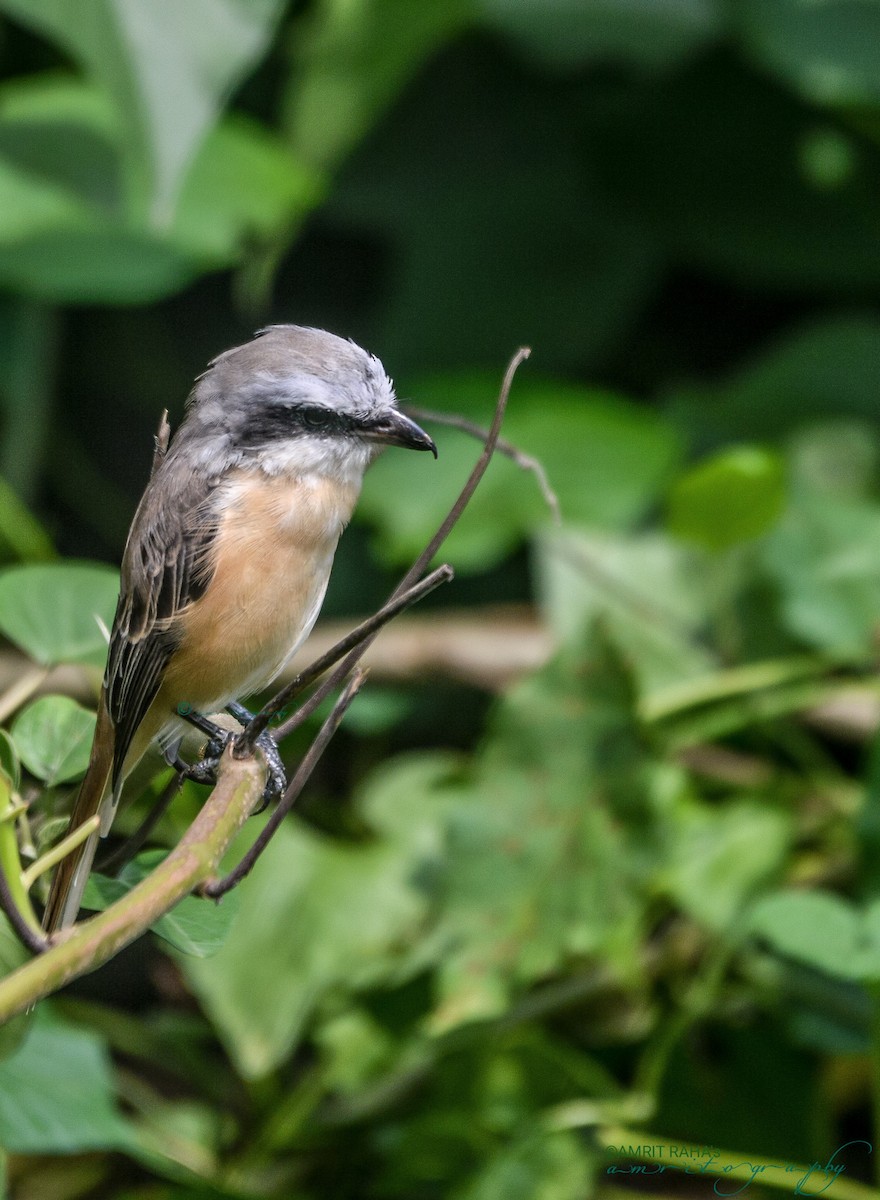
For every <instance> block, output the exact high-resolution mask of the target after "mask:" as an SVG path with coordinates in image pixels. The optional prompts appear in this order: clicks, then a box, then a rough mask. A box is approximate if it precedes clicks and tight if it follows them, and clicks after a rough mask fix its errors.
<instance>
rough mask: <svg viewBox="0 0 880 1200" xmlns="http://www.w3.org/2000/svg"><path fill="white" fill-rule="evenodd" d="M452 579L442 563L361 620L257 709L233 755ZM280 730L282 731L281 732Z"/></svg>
mask: <svg viewBox="0 0 880 1200" xmlns="http://www.w3.org/2000/svg"><path fill="white" fill-rule="evenodd" d="M452 578H453V570H452V567H450V566H447V565H445V564H444V565H443V566H442V567H438V568H437V570H436V571H432V573H431V574H430V575H428V576H426V578H425V579H423V580H422V581H421V582H420V583H417V584H415V585H414V586H413V587H411V588H410V589H409V590H408V591H407V592H405V593H404V594H403V595H401V596H399V597H398V598H397V599H396V600H393V601H391V602H389V603H388V604H385V605H383V606H382V608H380V609H379V611H378V612H376V613H374V614H373V616H371V617H368V618H367V620H366V621H362V622H361V624H360V625H358V626H357V627H356V628H355V629H353V630H352V631H351V633H349V634H347V635H346V636H345V637H344V638H341V639H340V641H338V642H337V643H336V645H335V646H331V648H330V649H329V650H328V651H327V652H326V654H322V655H321V657H320V658H317V659H315V661H314V662H313V663H312V664H311V665H310V666H308V667H306V668H305V670H303V671H300V673H299V674H298V675H297V676H296V677H295V678H294V679H292V680H291V681H290V683H288V684H287V685H286V686H285V687H283V688H282V689H281V691H280V692H278V693H277V695H275V696H273V697H272V699H271V700H270V701H269V702H268V704H266V705H264V706H263V708H261V709H260V711H259V712H258V713H257V714H256V716H255V717H254V718H253V720H252V721H249V722H248V725H247V727H246V728H245V730H244V732H243V733H242V735H241V736H240V738H239V739H238V740H237V743H236V750H235V753H236V755H239V756H242V757H243V756H245V755H246V754H249V753H250V752H251V750H252V748H253V746H254V745H255V743H256V740H257V738H258V737H259V736H260V734H261V733H262V732H263V730H264V729H265V728H266V726H267V725H268V724H269V722H270V721H271V720H272V719H273V718H274V717H276V716H277V715H278V713H280V712H281V711H282V710H283V709H284V708H286V707H287V705H288V704H289V703H290V702H291V700H293V699H294V698H295V697H296V696H298V695H299V694H300V693H301V692H303V691H305V689H306V688H307V687H309V685H310V684H312V683H314V682H315V680H316V679H319V678H320V677H321V676H322V675H323V674H324V672H325V671H328V670H329V669H330V667H332V666H333V664H334V663H337V662H339V660H340V659H341V658H343V657H344V656H345V655H346V654H348V653H349V651H351V650H353V649H355V647H357V646H359V645H360V644H361V642H363V641H365V640H366V639H367V638H370V640H372V638H373V636H375V634H376V633H378V631H379V630H380V629H381V628H382V626H383V625H387V624H388V622H389V621H392V620H393V619H394V618H395V617H397V616H399V615H400V613H402V612H403V611H404V610H405V609H407V608H409V607H410V606H411V605H413V604H416V603H417V602H418V601H419V600H422V599H423V598H424V597H425V596H427V595H428V593H429V592H433V591H434V589H435V588H437V587H439V586H440V585H441V584H442V583H448V582H449V581H450V580H451V579H452ZM301 723H302V722H301V721H300V722H297V724H301ZM282 730H283V732H281V731H282ZM290 731H291V730H290V728H287V727H286V725H282V726H281V727H280V729H279V730H277V731H275V732H274V734H273V736H274V737H275V740H276V741H279V740H280V739H281V738H282V737H285V736H286V735H287V734H288V733H289V732H290Z"/></svg>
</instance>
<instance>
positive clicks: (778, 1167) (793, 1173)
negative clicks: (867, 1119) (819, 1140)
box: [597, 1126, 877, 1200]
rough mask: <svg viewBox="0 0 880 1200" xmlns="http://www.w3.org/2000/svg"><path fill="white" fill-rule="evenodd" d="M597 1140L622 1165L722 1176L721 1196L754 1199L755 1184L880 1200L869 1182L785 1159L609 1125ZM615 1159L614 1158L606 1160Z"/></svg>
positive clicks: (841, 1199)
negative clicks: (750, 1191) (639, 1164)
mask: <svg viewBox="0 0 880 1200" xmlns="http://www.w3.org/2000/svg"><path fill="white" fill-rule="evenodd" d="M597 1135H598V1137H599V1139H600V1141H601V1145H602V1146H603V1147H608V1148H609V1149H610V1148H614V1150H615V1152H616V1154H615V1157H616V1156H618V1155H619V1159H620V1160H621V1162H644V1163H650V1164H651V1166H652V1168H653V1172H652V1173H654V1174H657V1175H659V1174H661V1173H663V1174H665V1172H666V1171H684V1172H686V1173H687V1174H689V1175H694V1176H700V1175H701V1176H704V1177H705V1176H709V1177H710V1178H714V1177H716V1176H719V1177H721V1178H723V1179H725V1180H727V1181H728V1182H727V1183H726V1184H725V1189H724V1190H723V1191H720V1192H719V1191H717V1190H716V1193H715V1194H717V1195H722V1196H724V1195H726V1196H741V1195H744V1194H748V1193H747V1188H748V1187H749V1185H750V1184H752V1183H758V1184H760V1185H761V1186H763V1187H772V1188H778V1189H779V1190H780V1191H785V1192H792V1193H793V1194H794V1195H796V1196H818V1195H821V1194H823V1193H824V1191H825V1188H827V1189H828V1194H829V1195H832V1196H833V1197H834V1200H876V1197H877V1193H876V1191H875V1189H874V1188H873V1187H871V1186H869V1185H868V1184H866V1183H856V1181H855V1180H853V1179H844V1178H843V1175H842V1173H841V1174H840V1175H837V1176H830V1172H826V1171H825V1169H824V1167H825V1164H815V1163H814V1164H809V1165H807V1164H803V1163H790V1162H787V1161H786V1160H785V1159H781V1158H780V1159H773V1158H763V1157H761V1155H758V1154H748V1153H744V1154H740V1153H738V1152H735V1151H732V1150H723V1149H720V1148H718V1149H716V1148H714V1147H706V1146H695V1145H691V1144H690V1143H688V1142H679V1141H672V1140H671V1139H669V1138H664V1137H658V1135H657V1134H655V1133H647V1132H645V1131H644V1130H641V1129H627V1128H624V1127H622V1126H620V1127H619V1126H603V1127H602V1128H600V1129H599V1130H598V1131H597ZM863 1148H864V1147H863ZM610 1157H611V1156H610V1154H609V1155H608V1156H607V1158H606V1161H608V1160H609V1159H610ZM833 1157H834V1156H833V1155H832V1158H833ZM835 1163H836V1165H837V1166H839V1167H841V1168H845V1163H843V1162H842V1161H841V1162H837V1160H835ZM611 1165H612V1166H613V1165H614V1164H613V1163H612V1164H611ZM627 1174H635V1173H634V1172H630V1171H629V1170H628V1169H627V1168H626V1167H624V1166H620V1168H619V1171H617V1172H614V1176H615V1181H616V1182H618V1183H619V1182H621V1176H624V1175H627ZM734 1181H741V1182H742V1183H743V1184H744V1185H745V1186H744V1187H741V1188H739V1189H737V1187H736V1186H735V1185H734ZM823 1184H824V1187H823ZM832 1188H833V1191H832V1190H831V1189H832Z"/></svg>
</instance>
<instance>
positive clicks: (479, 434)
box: [406, 404, 562, 525]
mask: <svg viewBox="0 0 880 1200" xmlns="http://www.w3.org/2000/svg"><path fill="white" fill-rule="evenodd" d="M406 411H407V414H408V415H409V416H411V417H414V418H415V419H416V420H417V421H428V422H431V421H433V422H434V423H435V424H436V425H446V426H447V427H448V428H449V429H457V430H458V431H459V433H467V434H470V436H471V437H475V438H479V440H480V441H481V442H484V441H485V440H486V438H487V437H488V436H489V434H488V430H487V429H484V427H483V426H482V425H478V424H477V423H476V421H469V420H468V419H467V417H461V416H459V415H458V413H445V412H435V410H434V409H432V408H418V407H415V406H413V405H412V404H407V406H406ZM495 450H496V452H497V453H498V454H503V455H504V457H505V458H509V459H510V460H511V462H513V463H515V464H516V466H518V467H519V468H520V470H521V471H530V472H531V473H532V474H533V475H534V477H535V480H536V481H537V484H538V487H539V488H540V490H541V495H542V496H543V497H544V503H545V504H546V505H547V507H548V508H549V509H550V512H551V513H552V514H553V520H554V521H555V522H556V524H557V525H558V524H560V523H561V521H562V510H561V509H560V507H559V497H558V496H557V495H556V492H555V491H554V489H553V486H552V484H551V483H550V480H549V479H548V477H547V472H546V471H545V470H544V464H543V463H542V462H541V460H540V459H538V458H535V457H534V455H532V454H526V453H525V451H523V450H520V448H519V447H518V446H514V444H513V442H509V441H508V440H507V439H506V438H502V437H500V438H499V439H498V442H497V443H496V446H495Z"/></svg>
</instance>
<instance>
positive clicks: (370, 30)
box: [284, 0, 475, 168]
mask: <svg viewBox="0 0 880 1200" xmlns="http://www.w3.org/2000/svg"><path fill="white" fill-rule="evenodd" d="M474 15H475V10H474V3H473V0H432V3H430V4H413V3H412V2H411V0H354V3H351V2H348V3H346V4H339V3H338V2H337V0H322V2H320V3H318V4H315V5H313V6H312V10H311V12H310V13H309V15H308V16H307V17H305V18H303V19H301V21H300V25H299V28H298V30H297V35H298V36H297V37H296V39H295V42H294V47H293V49H294V54H295V55H296V62H297V69H296V70H294V71H292V72H291V74H290V78H289V81H288V91H287V95H286V97H285V106H284V107H285V116H284V123H285V125H286V127H287V129H288V133H289V138H290V142H291V145H292V147H293V149H294V151H295V152H296V153H297V154H300V155H302V157H303V159H304V160H305V161H306V162H308V163H311V164H312V165H314V166H318V167H321V168H332V167H334V166H335V165H336V164H337V162H338V161H339V160H340V159H341V158H342V157H343V156H344V155H345V154H346V152H347V151H349V150H350V149H351V148H352V147H353V146H354V145H355V143H356V142H357V141H358V139H359V138H360V137H362V136H363V134H364V133H366V132H367V130H368V129H369V128H370V126H371V125H373V124H374V123H375V122H376V120H377V118H378V117H379V115H380V114H381V112H382V110H383V109H385V108H386V107H387V106H388V105H389V104H390V102H391V101H392V100H393V98H394V97H395V96H396V95H397V94H398V92H399V91H400V90H401V89H402V87H403V86H404V84H405V83H406V82H407V80H408V79H409V78H410V77H411V76H412V75H414V74H415V72H416V71H417V70H418V68H419V67H420V66H421V65H422V63H423V62H424V60H425V59H426V58H427V57H428V56H429V55H430V54H431V53H432V52H433V51H435V50H436V49H437V48H438V47H439V46H440V45H442V44H443V42H445V41H446V40H448V39H449V38H450V37H451V36H452V35H453V34H454V33H456V32H458V31H459V30H461V29H462V28H463V27H464V26H465V25H466V24H467V23H468V21H469V20H470V19H472V18H473V16H474Z"/></svg>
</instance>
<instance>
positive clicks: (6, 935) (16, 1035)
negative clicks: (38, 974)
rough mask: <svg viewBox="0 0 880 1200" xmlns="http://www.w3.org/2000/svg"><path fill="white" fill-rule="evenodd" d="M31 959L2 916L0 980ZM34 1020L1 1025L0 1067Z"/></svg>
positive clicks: (21, 1019)
mask: <svg viewBox="0 0 880 1200" xmlns="http://www.w3.org/2000/svg"><path fill="white" fill-rule="evenodd" d="M29 957H30V954H29V952H28V951H27V950H25V948H24V946H23V945H22V944H21V942H20V941H19V939H18V934H17V933H15V931H14V930H13V928H12V926H11V925H10V924H9V921H8V920H7V918H6V917H5V916H4V915H3V914H0V979H4V978H5V977H6V976H7V975H11V974H12V972H13V971H15V970H17V969H18V968H19V967H20V966H22V965H23V964H24V963H25V962H27V960H28V958H29ZM32 1018H33V1014H28V1013H20V1014H19V1015H18V1016H17V1017H13V1018H12V1020H11V1021H6V1022H5V1023H4V1024H2V1025H0V1067H2V1064H3V1061H4V1059H7V1058H10V1057H11V1056H12V1055H13V1054H15V1053H16V1052H17V1050H18V1048H19V1046H20V1045H21V1043H22V1041H23V1040H24V1038H25V1035H26V1034H27V1031H28V1027H29V1025H30V1024H31V1021H32ZM0 1146H5V1143H4V1141H3V1138H2V1136H0ZM0 1195H2V1193H0Z"/></svg>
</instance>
